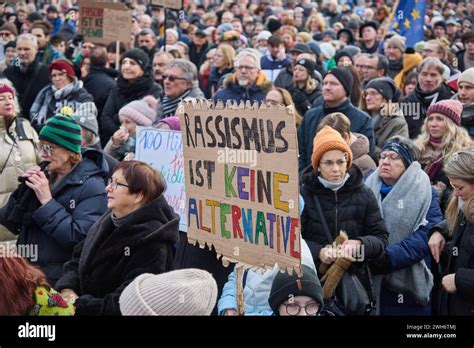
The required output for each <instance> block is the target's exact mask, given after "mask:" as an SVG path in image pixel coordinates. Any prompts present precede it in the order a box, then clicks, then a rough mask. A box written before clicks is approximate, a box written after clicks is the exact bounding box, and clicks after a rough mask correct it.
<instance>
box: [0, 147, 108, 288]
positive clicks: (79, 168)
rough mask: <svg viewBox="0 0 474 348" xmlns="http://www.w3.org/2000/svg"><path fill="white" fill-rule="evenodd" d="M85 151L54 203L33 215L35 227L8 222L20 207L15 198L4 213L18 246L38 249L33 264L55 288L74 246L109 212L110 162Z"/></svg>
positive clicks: (61, 184) (59, 187)
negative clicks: (10, 211)
mask: <svg viewBox="0 0 474 348" xmlns="http://www.w3.org/2000/svg"><path fill="white" fill-rule="evenodd" d="M82 151H83V152H82V157H83V158H82V161H81V162H79V163H78V164H77V165H76V166H75V167H74V168H73V169H72V171H71V172H70V173H69V174H67V175H66V176H65V177H64V178H63V179H62V180H61V181H60V182H59V183H58V185H57V186H55V187H53V189H52V192H51V193H52V196H53V199H51V200H50V201H49V202H48V203H46V204H45V205H43V206H40V207H39V208H38V209H36V210H35V211H34V212H33V214H32V216H31V217H32V223H31V224H29V225H24V224H23V225H19V226H18V225H13V226H12V224H9V223H8V222H6V221H5V220H6V219H5V215H8V209H9V208H10V207H12V205H14V204H15V203H16V202H15V197H14V196H15V195H13V196H12V197H11V198H10V200H9V202H8V203H7V206H6V207H5V208H6V210H7V214H5V210H4V209H2V211H1V212H0V223H2V224H5V225H6V227H8V229H9V230H10V231H11V232H13V233H17V234H18V232H19V237H18V242H17V245H30V246H31V245H33V246H37V248H38V250H37V255H34V254H31V255H29V256H31V257H30V261H31V262H32V263H33V264H35V265H37V266H39V267H40V268H41V270H42V271H43V272H44V273H45V274H46V276H47V278H48V281H49V282H50V284H51V285H53V284H55V282H56V281H57V280H58V279H59V278H60V277H61V275H62V269H63V264H64V263H65V262H66V261H69V260H70V259H71V255H72V250H73V248H74V246H75V245H76V244H77V243H79V242H80V241H82V240H83V239H84V238H85V237H86V235H87V232H88V231H89V228H90V227H91V226H92V225H93V224H94V223H95V222H96V221H97V220H98V218H99V217H100V216H101V215H102V214H103V213H104V212H105V211H106V210H107V197H106V191H105V182H104V178H105V177H106V176H107V174H108V165H107V162H106V161H105V159H104V157H103V155H102V153H100V152H99V151H97V150H95V149H89V148H88V149H83V150H82ZM20 199H21V198H20ZM12 200H13V201H12ZM26 256H28V255H26Z"/></svg>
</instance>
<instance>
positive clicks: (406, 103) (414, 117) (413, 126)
mask: <svg viewBox="0 0 474 348" xmlns="http://www.w3.org/2000/svg"><path fill="white" fill-rule="evenodd" d="M435 94H437V95H435ZM453 95H454V92H453V91H452V90H451V89H450V88H449V87H448V86H447V85H445V84H442V85H441V87H440V88H439V90H438V92H437V93H435V92H431V93H428V94H427V93H424V92H423V91H422V90H421V88H420V84H419V83H418V84H417V85H416V87H415V90H414V91H413V93H412V94H410V95H409V96H406V97H405V98H403V99H402V101H401V105H400V106H401V108H402V110H403V114H404V116H405V120H406V121H407V124H408V133H409V135H410V139H415V138H416V137H417V136H418V135H419V134H420V133H421V126H422V125H423V122H424V121H425V118H426V112H427V111H428V108H429V106H430V105H433V104H434V103H436V102H439V101H441V100H445V99H451V98H452V96H453ZM430 96H434V98H430Z"/></svg>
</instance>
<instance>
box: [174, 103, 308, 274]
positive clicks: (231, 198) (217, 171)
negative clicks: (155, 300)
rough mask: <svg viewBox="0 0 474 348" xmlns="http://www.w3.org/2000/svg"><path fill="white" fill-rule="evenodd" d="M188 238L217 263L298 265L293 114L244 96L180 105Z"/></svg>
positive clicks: (297, 203) (297, 215) (296, 181)
mask: <svg viewBox="0 0 474 348" xmlns="http://www.w3.org/2000/svg"><path fill="white" fill-rule="evenodd" d="M178 114H179V116H180V124H181V132H182V134H183V154H184V168H185V174H186V175H185V178H186V215H187V218H188V219H187V221H188V241H189V242H190V243H192V244H195V243H196V241H197V242H198V243H199V244H200V246H201V247H204V244H207V246H208V247H210V246H211V245H213V246H214V247H215V249H216V251H217V254H218V255H222V256H223V263H224V264H225V265H226V264H228V262H235V263H238V264H240V265H243V266H244V267H252V268H257V267H258V268H268V269H272V268H273V267H274V265H275V263H277V264H278V266H279V267H280V269H281V270H282V271H283V270H287V271H288V272H290V273H291V272H292V271H293V269H295V270H296V271H297V272H298V273H299V271H300V259H301V253H300V251H301V246H300V238H301V228H300V220H299V215H300V214H299V199H298V198H299V186H298V163H297V162H298V149H297V140H296V139H297V138H296V126H295V120H294V115H293V114H292V113H291V112H290V110H287V109H285V108H283V107H278V108H274V107H272V108H271V109H269V108H267V107H266V106H262V107H261V108H259V107H258V105H257V104H254V105H251V104H250V103H247V104H246V105H244V104H243V103H242V104H240V105H237V104H233V105H232V104H231V103H227V105H226V107H225V108H224V105H223V104H222V103H218V104H217V105H216V106H215V107H214V105H213V104H212V103H211V102H210V101H209V102H208V101H203V100H201V101H186V102H183V103H181V104H180V106H179V107H178Z"/></svg>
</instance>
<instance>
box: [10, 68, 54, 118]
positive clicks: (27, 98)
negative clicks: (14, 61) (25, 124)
mask: <svg viewBox="0 0 474 348" xmlns="http://www.w3.org/2000/svg"><path fill="white" fill-rule="evenodd" d="M4 75H5V77H6V78H7V79H9V80H10V81H11V82H12V83H13V86H14V87H15V90H16V92H17V93H18V102H19V104H20V108H21V115H22V116H23V117H24V118H26V119H29V116H30V108H31V105H33V102H34V101H35V99H36V96H37V95H38V93H39V91H41V90H42V89H43V88H44V87H45V86H47V85H49V84H50V83H51V81H50V80H49V72H48V67H47V66H46V65H43V64H38V63H32V64H30V66H28V69H27V70H26V71H25V72H21V71H20V69H19V67H17V66H16V65H11V66H9V67H8V68H6V69H5V71H4ZM33 81H34V83H32V82H33Z"/></svg>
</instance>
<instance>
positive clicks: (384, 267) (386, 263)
mask: <svg viewBox="0 0 474 348" xmlns="http://www.w3.org/2000/svg"><path fill="white" fill-rule="evenodd" d="M369 267H370V270H371V271H372V273H373V274H388V273H390V272H392V264H391V263H390V258H389V257H388V254H387V253H386V252H385V251H384V252H383V253H382V254H380V256H379V257H377V258H376V259H373V260H370V261H369Z"/></svg>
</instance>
